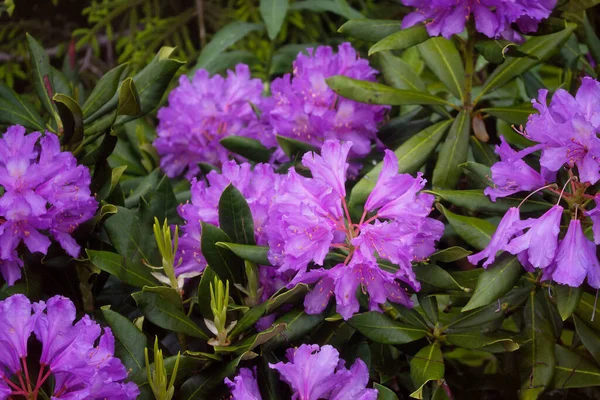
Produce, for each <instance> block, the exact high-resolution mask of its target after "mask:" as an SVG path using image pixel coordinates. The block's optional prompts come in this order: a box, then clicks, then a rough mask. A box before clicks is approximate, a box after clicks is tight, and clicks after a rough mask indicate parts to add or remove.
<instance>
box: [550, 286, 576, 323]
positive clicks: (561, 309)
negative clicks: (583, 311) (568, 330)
mask: <svg viewBox="0 0 600 400" xmlns="http://www.w3.org/2000/svg"><path fill="white" fill-rule="evenodd" d="M554 290H555V292H556V308H558V313H559V314H560V317H561V318H562V320H563V321H565V320H566V319H567V318H569V317H570V316H571V314H573V312H575V309H576V308H577V305H578V304H579V299H581V294H582V293H583V288H581V287H571V286H567V285H558V284H557V285H556V286H555V287H554Z"/></svg>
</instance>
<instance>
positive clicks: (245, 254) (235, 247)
mask: <svg viewBox="0 0 600 400" xmlns="http://www.w3.org/2000/svg"><path fill="white" fill-rule="evenodd" d="M216 245H217V246H219V247H224V248H226V249H229V250H231V252H232V253H233V254H235V255H236V256H238V257H239V258H241V259H242V260H248V261H252V262H253V263H255V264H258V265H271V262H270V261H269V259H268V257H267V254H268V253H269V247H267V246H255V245H248V244H238V243H226V242H217V243H216Z"/></svg>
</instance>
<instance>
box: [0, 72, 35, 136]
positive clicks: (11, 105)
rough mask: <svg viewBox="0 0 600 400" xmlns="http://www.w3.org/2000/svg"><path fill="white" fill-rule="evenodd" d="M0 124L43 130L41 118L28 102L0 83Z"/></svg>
mask: <svg viewBox="0 0 600 400" xmlns="http://www.w3.org/2000/svg"><path fill="white" fill-rule="evenodd" d="M0 122H2V123H5V124H7V125H23V126H24V127H26V128H30V129H36V130H40V131H42V130H44V129H45V123H44V119H43V118H42V116H41V115H40V114H39V113H38V112H37V110H36V109H35V107H33V106H32V105H31V104H30V103H29V102H28V101H26V100H25V99H23V98H21V96H19V95H18V94H16V93H15V92H14V90H12V89H11V88H9V87H8V86H6V85H5V84H4V83H2V82H0Z"/></svg>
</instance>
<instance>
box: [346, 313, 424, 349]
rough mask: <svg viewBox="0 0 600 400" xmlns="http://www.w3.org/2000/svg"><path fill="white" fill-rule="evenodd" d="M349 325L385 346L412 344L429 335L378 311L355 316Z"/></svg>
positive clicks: (349, 321)
mask: <svg viewBox="0 0 600 400" xmlns="http://www.w3.org/2000/svg"><path fill="white" fill-rule="evenodd" d="M348 323H349V324H350V325H351V326H352V327H353V328H355V329H356V330H357V331H359V332H360V333H362V334H363V335H364V336H366V337H367V338H369V339H371V340H374V341H375V342H377V343H383V344H404V343H410V342H414V341H415V340H419V339H421V338H423V337H425V335H427V331H425V330H424V329H419V328H415V327H412V326H409V325H406V324H403V323H400V322H398V321H394V320H393V319H391V318H389V317H388V316H386V315H385V314H382V313H379V312H376V311H371V312H366V313H362V314H354V316H353V317H352V318H350V319H349V320H348Z"/></svg>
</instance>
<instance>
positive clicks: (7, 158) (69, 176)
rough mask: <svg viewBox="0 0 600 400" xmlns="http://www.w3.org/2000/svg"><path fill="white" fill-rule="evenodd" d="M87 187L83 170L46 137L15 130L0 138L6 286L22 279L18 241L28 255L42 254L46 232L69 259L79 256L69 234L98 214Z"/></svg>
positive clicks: (0, 257)
mask: <svg viewBox="0 0 600 400" xmlns="http://www.w3.org/2000/svg"><path fill="white" fill-rule="evenodd" d="M38 139H39V142H38ZM90 182H91V178H90V173H89V171H88V169H87V168H86V167H84V166H82V165H77V160H76V159H75V157H73V155H72V154H71V153H69V152H61V151H60V144H59V141H58V138H57V137H56V136H55V135H53V134H51V133H49V132H46V133H45V135H44V136H42V134H40V133H39V132H33V133H30V134H28V135H26V134H25V128H23V127H22V126H19V125H15V126H11V127H9V128H8V130H7V131H6V133H4V135H3V136H2V138H0V186H1V187H2V188H4V194H3V195H2V196H1V197H0V272H1V273H2V276H3V277H4V279H5V280H6V281H7V283H8V284H9V285H12V284H13V283H14V282H15V281H16V280H17V279H19V278H20V277H21V267H22V266H23V261H22V260H21V259H20V258H19V255H18V253H17V246H18V245H19V244H20V243H21V241H23V242H24V243H25V245H26V246H27V248H28V249H29V250H30V251H31V252H40V253H43V254H46V253H47V251H48V247H49V246H50V239H48V237H47V236H46V235H44V234H42V233H41V232H40V231H47V232H49V233H50V234H51V235H52V237H54V239H56V240H57V241H58V242H59V243H60V245H61V246H62V248H63V249H64V250H65V251H66V252H67V253H68V254H69V255H70V256H72V257H78V256H79V251H80V248H79V245H78V244H77V242H76V241H75V240H74V239H73V237H71V233H73V231H74V230H75V229H76V228H77V227H78V226H79V224H81V223H83V222H85V221H87V220H88V219H90V218H91V217H92V216H93V215H94V213H95V212H96V209H97V208H98V203H97V202H96V200H95V199H94V197H93V196H92V194H91V193H90Z"/></svg>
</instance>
